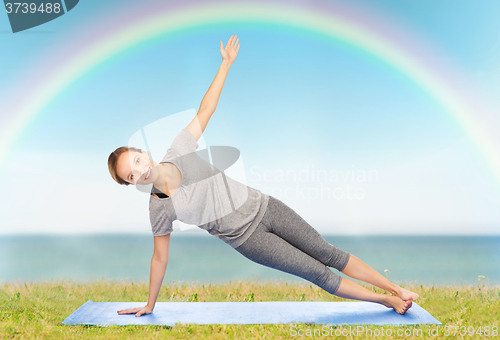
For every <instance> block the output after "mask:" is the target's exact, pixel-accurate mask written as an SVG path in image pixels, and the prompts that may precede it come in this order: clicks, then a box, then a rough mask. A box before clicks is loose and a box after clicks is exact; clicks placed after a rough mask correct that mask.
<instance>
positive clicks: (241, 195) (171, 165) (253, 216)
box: [108, 36, 419, 316]
mask: <svg viewBox="0 0 500 340" xmlns="http://www.w3.org/2000/svg"><path fill="white" fill-rule="evenodd" d="M238 41H239V39H238V40H236V36H231V38H230V39H229V41H228V43H227V45H226V47H225V48H224V46H223V43H222V41H220V52H221V55H222V64H221V66H220V68H219V71H218V72H217V75H216V76H215V79H214V81H213V83H212V84H211V86H210V88H209V89H208V92H207V93H206V94H205V97H204V98H203V100H202V102H201V105H200V109H199V110H198V113H197V114H196V116H195V117H194V119H193V121H192V122H191V123H190V124H189V125H188V126H187V127H186V128H185V129H182V130H181V132H180V133H179V134H178V135H177V137H176V138H175V139H174V141H173V143H172V145H171V147H170V148H169V149H168V151H167V154H166V155H165V157H164V159H163V161H162V162H160V163H157V162H155V161H154V160H152V159H150V158H149V157H148V153H147V152H146V151H142V150H140V149H136V148H132V147H131V148H129V147H121V148H118V149H117V150H115V151H114V152H113V153H112V154H111V155H110V156H109V159H108V167H109V171H110V173H111V176H112V177H113V179H114V180H115V181H116V182H118V183H119V184H122V185H137V184H139V185H148V184H153V189H152V192H151V196H150V220H151V225H152V230H153V235H154V253H153V258H152V259H151V274H150V283H149V298H148V303H147V305H146V306H144V307H138V308H129V309H124V310H120V311H118V314H131V313H135V314H136V316H141V315H143V314H150V313H152V312H153V308H154V306H155V303H156V298H157V296H158V292H159V290H160V287H161V284H162V281H163V277H164V275H165V270H166V267H167V263H168V249H169V245H170V233H171V232H172V230H173V229H172V221H173V220H175V219H178V220H181V221H183V222H186V223H189V224H195V225H198V226H199V227H200V228H202V229H205V230H207V231H208V232H209V233H210V234H212V235H214V236H216V237H218V238H220V239H221V240H223V241H224V242H226V243H228V244H229V245H230V246H231V247H233V248H234V249H235V250H236V251H238V252H239V253H240V254H242V255H243V256H245V257H247V258H248V259H250V260H252V261H254V262H257V263H260V264H262V265H265V266H268V267H271V268H275V269H278V270H281V271H284V272H287V273H290V274H294V275H297V276H299V277H301V278H304V279H306V280H308V281H310V282H312V283H314V284H316V285H318V286H319V287H321V288H323V289H324V290H326V291H328V292H329V293H331V294H334V295H337V296H340V297H343V298H348V299H356V300H363V301H371V302H376V303H380V304H383V305H384V306H386V307H389V308H393V309H394V310H395V311H396V312H397V313H399V314H404V313H406V311H407V310H408V309H409V308H410V307H411V305H412V300H416V299H417V298H418V297H419V296H418V294H416V293H413V292H411V291H408V290H406V289H403V288H401V287H399V286H398V285H395V284H393V283H391V282H390V281H389V280H387V279H386V278H384V277H383V276H382V275H380V274H379V273H377V272H376V271H375V270H374V269H372V268H371V267H369V266H368V265H367V264H365V263H364V262H363V261H361V260H360V259H358V258H357V257H356V256H354V255H352V254H349V253H348V252H345V251H343V250H341V249H339V248H337V247H335V246H333V245H331V244H329V243H328V242H327V241H326V240H325V239H324V238H323V237H322V236H321V235H320V234H319V233H318V232H317V231H316V230H315V229H314V228H313V227H311V226H310V225H309V224H308V223H307V222H306V221H304V220H303V219H302V218H301V217H300V216H299V215H298V214H297V213H296V212H295V211H293V210H292V209H291V208H290V207H288V206H287V205H286V204H284V203H283V202H281V201H280V200H278V199H276V198H274V197H272V196H269V195H266V194H264V193H262V192H260V191H259V190H256V189H254V188H250V187H248V186H246V185H243V184H241V183H239V182H237V181H235V180H233V179H231V178H229V177H226V176H224V174H223V172H221V171H219V170H218V169H217V168H216V167H215V166H213V165H211V164H210V163H209V162H206V161H205V160H204V159H202V157H200V156H199V154H197V153H196V152H195V151H196V149H197V148H198V143H197V141H198V140H199V138H200V137H201V135H202V133H203V131H204V130H205V127H206V126H207V123H208V121H209V119H210V117H211V116H212V114H213V112H214V111H215V108H216V106H217V102H218V100H219V97H220V93H221V91H222V87H223V85H224V81H225V79H226V76H227V73H228V71H229V68H230V66H231V64H232V63H233V62H234V60H235V58H236V56H237V54H238V50H239V48H240V44H238ZM328 267H332V268H336V269H337V270H339V271H341V272H342V273H344V274H346V275H347V276H350V277H352V278H355V279H358V280H363V281H365V282H368V283H370V284H373V285H375V286H377V287H380V288H382V289H385V290H386V291H388V292H390V293H391V294H392V295H388V294H377V293H375V292H372V291H370V290H368V289H366V288H364V287H362V286H360V285H358V284H356V283H355V282H353V281H351V280H348V279H345V278H342V277H340V276H339V275H337V274H335V273H333V272H332V271H331V270H330V269H328Z"/></svg>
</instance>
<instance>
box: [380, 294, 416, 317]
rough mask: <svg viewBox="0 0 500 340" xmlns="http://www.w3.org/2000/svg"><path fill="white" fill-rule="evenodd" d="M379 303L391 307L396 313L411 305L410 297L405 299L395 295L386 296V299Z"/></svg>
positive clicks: (403, 311)
mask: <svg viewBox="0 0 500 340" xmlns="http://www.w3.org/2000/svg"><path fill="white" fill-rule="evenodd" d="M381 303H382V304H383V305H384V306H386V307H389V308H393V309H394V310H395V311H396V312H397V313H398V314H404V313H406V311H407V310H408V309H410V307H411V305H412V302H411V299H410V300H407V301H405V300H402V299H401V298H399V297H397V296H388V297H387V299H386V300H385V301H383V302H381Z"/></svg>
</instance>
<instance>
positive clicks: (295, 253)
mask: <svg viewBox="0 0 500 340" xmlns="http://www.w3.org/2000/svg"><path fill="white" fill-rule="evenodd" d="M234 249H235V250H236V251H238V252H239V253H240V254H242V255H243V256H245V257H246V258H248V259H250V260H252V261H254V262H257V263H260V264H262V265H264V266H266V267H270V268H274V269H278V270H281V271H284V272H286V273H290V274H293V275H297V276H299V277H301V278H303V279H306V280H308V281H310V282H312V283H314V284H315V285H317V286H319V287H321V288H323V289H324V290H326V291H327V292H329V293H331V294H335V293H336V292H337V289H338V288H339V286H340V282H341V280H342V278H341V277H340V276H338V275H337V274H335V273H333V272H332V271H331V270H330V269H328V267H332V268H335V269H337V270H339V271H342V270H344V268H345V266H346V265H347V262H348V261H349V257H350V254H349V253H348V252H346V251H344V250H341V249H339V248H337V247H335V246H333V245H331V244H330V243H328V242H327V241H326V240H325V239H324V238H323V237H322V236H321V235H320V234H319V233H318V231H316V229H314V228H313V227H311V226H310V225H309V224H308V223H307V222H306V221H304V219H303V218H302V217H300V216H299V215H298V214H297V213H296V212H295V211H293V209H291V208H290V207H289V206H287V205H286V204H285V203H283V202H281V201H280V200H279V199H277V198H274V197H272V196H269V203H268V206H267V210H266V212H265V214H264V217H263V218H262V221H261V222H260V223H259V225H258V226H257V229H255V231H254V232H253V233H252V234H251V235H250V237H249V238H248V239H247V240H246V241H245V242H243V244H241V245H240V246H238V247H236V248H234Z"/></svg>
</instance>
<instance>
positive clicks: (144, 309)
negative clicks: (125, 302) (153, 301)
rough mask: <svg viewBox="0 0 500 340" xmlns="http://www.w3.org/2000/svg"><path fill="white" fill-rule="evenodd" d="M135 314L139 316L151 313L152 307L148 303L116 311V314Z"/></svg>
mask: <svg viewBox="0 0 500 340" xmlns="http://www.w3.org/2000/svg"><path fill="white" fill-rule="evenodd" d="M134 313H135V316H141V315H144V314H151V313H153V308H151V307H149V306H148V305H146V306H144V307H135V308H127V309H122V310H119V311H118V314H120V315H121V314H134Z"/></svg>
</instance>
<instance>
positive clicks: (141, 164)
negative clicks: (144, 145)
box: [116, 151, 158, 185]
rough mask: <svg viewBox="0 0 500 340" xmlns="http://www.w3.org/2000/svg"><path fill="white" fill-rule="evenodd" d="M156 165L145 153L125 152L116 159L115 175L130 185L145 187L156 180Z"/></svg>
mask: <svg viewBox="0 0 500 340" xmlns="http://www.w3.org/2000/svg"><path fill="white" fill-rule="evenodd" d="M157 165H158V164H157V163H156V162H155V161H153V160H152V159H150V158H149V155H148V153H147V152H146V151H142V152H136V151H126V152H124V153H122V154H121V155H120V157H118V160H117V162H116V174H117V175H118V176H120V178H122V179H123V180H125V181H126V182H128V183H130V184H132V185H137V184H141V185H147V184H151V183H153V182H154V181H155V180H156V179H157V178H158V171H157V170H156V166H157Z"/></svg>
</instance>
